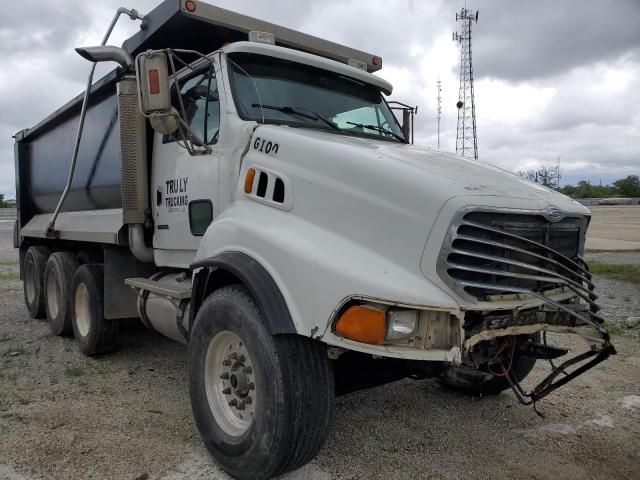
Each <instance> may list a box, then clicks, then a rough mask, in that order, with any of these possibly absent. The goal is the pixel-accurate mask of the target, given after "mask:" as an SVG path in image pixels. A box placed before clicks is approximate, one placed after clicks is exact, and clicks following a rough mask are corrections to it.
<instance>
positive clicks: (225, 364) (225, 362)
mask: <svg viewBox="0 0 640 480" xmlns="http://www.w3.org/2000/svg"><path fill="white" fill-rule="evenodd" d="M222 365H224V366H225V367H229V366H231V360H225V361H224V362H222Z"/></svg>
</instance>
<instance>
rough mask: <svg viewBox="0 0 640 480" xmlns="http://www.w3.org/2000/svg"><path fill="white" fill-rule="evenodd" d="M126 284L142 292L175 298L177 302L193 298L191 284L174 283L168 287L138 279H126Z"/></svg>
mask: <svg viewBox="0 0 640 480" xmlns="http://www.w3.org/2000/svg"><path fill="white" fill-rule="evenodd" d="M124 283H125V284H126V285H130V286H132V287H133V288H138V289H140V290H147V291H149V292H151V293H155V294H156V295H163V296H165V297H171V298H175V299H177V300H183V299H185V298H191V282H190V281H188V282H183V283H174V284H171V285H167V284H166V283H162V282H159V281H156V280H149V279H148V278H142V277H136V278H125V280H124Z"/></svg>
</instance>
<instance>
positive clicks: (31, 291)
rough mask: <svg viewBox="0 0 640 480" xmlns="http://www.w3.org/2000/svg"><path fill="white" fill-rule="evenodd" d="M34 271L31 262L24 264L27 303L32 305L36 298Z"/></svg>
mask: <svg viewBox="0 0 640 480" xmlns="http://www.w3.org/2000/svg"><path fill="white" fill-rule="evenodd" d="M35 270H36V269H35V266H34V264H33V262H26V265H25V266H24V286H25V292H26V294H27V301H28V302H29V303H33V301H34V300H35V298H36V279H35Z"/></svg>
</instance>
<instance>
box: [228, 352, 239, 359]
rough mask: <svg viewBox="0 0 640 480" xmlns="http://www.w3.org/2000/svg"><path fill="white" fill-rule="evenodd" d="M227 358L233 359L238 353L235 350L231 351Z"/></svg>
mask: <svg viewBox="0 0 640 480" xmlns="http://www.w3.org/2000/svg"><path fill="white" fill-rule="evenodd" d="M229 358H230V359H231V360H235V359H236V358H238V354H237V353H236V352H232V353H231V355H229Z"/></svg>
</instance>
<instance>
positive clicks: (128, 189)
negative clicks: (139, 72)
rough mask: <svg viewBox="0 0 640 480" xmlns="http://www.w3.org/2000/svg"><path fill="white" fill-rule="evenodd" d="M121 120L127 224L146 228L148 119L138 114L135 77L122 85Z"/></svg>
mask: <svg viewBox="0 0 640 480" xmlns="http://www.w3.org/2000/svg"><path fill="white" fill-rule="evenodd" d="M118 119H119V121H120V149H121V150H120V152H121V157H122V163H121V169H120V173H121V176H122V184H121V193H122V215H123V221H124V223H125V224H142V223H144V221H145V215H146V212H147V210H148V208H149V200H148V196H147V191H148V189H147V139H146V124H145V119H144V117H143V116H142V115H141V114H140V112H139V111H138V96H137V91H136V80H135V77H125V78H124V79H123V80H121V81H120V82H119V83H118Z"/></svg>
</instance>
